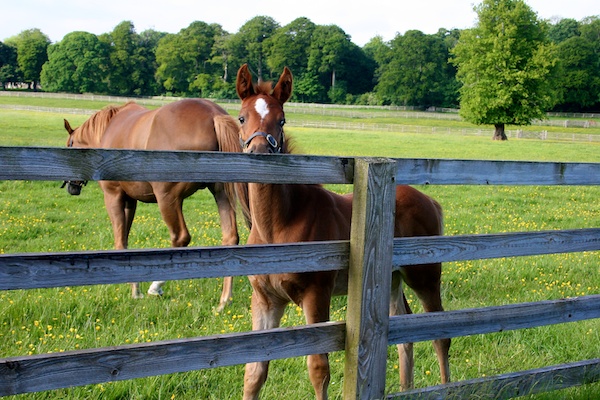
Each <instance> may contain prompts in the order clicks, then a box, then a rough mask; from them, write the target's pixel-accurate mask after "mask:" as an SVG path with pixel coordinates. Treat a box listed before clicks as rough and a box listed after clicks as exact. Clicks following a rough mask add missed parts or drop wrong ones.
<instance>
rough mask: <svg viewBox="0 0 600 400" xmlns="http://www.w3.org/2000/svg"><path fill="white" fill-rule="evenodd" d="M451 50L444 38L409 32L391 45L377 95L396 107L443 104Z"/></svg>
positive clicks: (381, 71) (381, 70) (382, 66)
mask: <svg viewBox="0 0 600 400" xmlns="http://www.w3.org/2000/svg"><path fill="white" fill-rule="evenodd" d="M447 60H448V49H447V48H446V46H445V44H444V38H443V37H441V36H439V35H426V34H424V33H423V32H421V31H417V30H410V31H407V32H406V33H405V34H404V35H397V36H396V37H395V38H394V39H393V40H392V41H391V43H390V57H389V61H388V62H387V63H385V64H383V65H381V66H380V67H379V74H378V77H379V82H378V84H377V86H376V92H377V93H378V94H379V96H380V97H381V98H383V99H385V100H386V101H387V102H390V103H393V104H402V105H411V106H420V107H428V106H432V105H441V104H442V103H443V102H444V89H445V85H446V65H447Z"/></svg>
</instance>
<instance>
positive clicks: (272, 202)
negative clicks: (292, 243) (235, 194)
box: [248, 183, 298, 243]
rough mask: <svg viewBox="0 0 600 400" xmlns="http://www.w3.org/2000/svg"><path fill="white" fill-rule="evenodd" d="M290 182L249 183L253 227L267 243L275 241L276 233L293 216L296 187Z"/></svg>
mask: <svg viewBox="0 0 600 400" xmlns="http://www.w3.org/2000/svg"><path fill="white" fill-rule="evenodd" d="M295 186H298V185H289V184H267V183H249V184H248V198H249V203H250V211H251V215H252V227H253V228H254V229H257V230H258V232H259V233H260V236H261V239H262V240H263V241H265V242H266V243H274V242H275V240H276V237H275V236H276V234H277V233H278V232H280V231H281V230H282V229H284V227H285V226H287V225H288V223H289V221H290V218H291V217H292V213H291V211H292V208H293V205H292V203H293V202H294V198H293V197H294V196H293V192H294V187H295Z"/></svg>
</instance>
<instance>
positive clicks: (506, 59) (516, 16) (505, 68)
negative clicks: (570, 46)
mask: <svg viewBox="0 0 600 400" xmlns="http://www.w3.org/2000/svg"><path fill="white" fill-rule="evenodd" d="M474 9H475V11H476V13H477V16H478V21H477V23H476V24H475V27H474V28H472V29H468V30H466V31H464V32H462V34H461V36H460V40H459V41H458V43H457V45H456V46H455V47H454V49H453V54H454V58H453V62H454V63H455V64H456V65H457V67H458V72H457V78H458V80H459V81H460V82H461V83H462V87H461V89H460V114H461V115H462V116H463V117H464V118H465V119H466V120H467V121H470V122H472V123H475V124H492V125H494V127H495V131H494V139H496V140H500V139H501V140H506V139H507V137H506V134H505V132H504V129H505V124H513V125H527V124H530V123H531V121H532V120H533V119H538V118H544V117H545V112H546V110H548V109H550V108H552V107H553V106H554V104H555V103H556V98H557V94H556V92H555V90H554V85H555V82H556V81H555V80H554V79H553V78H554V76H553V73H554V72H555V70H556V69H555V67H556V63H557V56H556V48H555V46H554V45H553V44H551V43H549V42H548V40H547V36H546V24H545V23H544V22H542V21H540V20H538V19H537V15H536V14H535V12H533V11H532V10H531V8H529V6H527V4H525V2H524V1H523V0H484V1H483V2H482V3H481V4H479V5H478V6H475V8H474Z"/></svg>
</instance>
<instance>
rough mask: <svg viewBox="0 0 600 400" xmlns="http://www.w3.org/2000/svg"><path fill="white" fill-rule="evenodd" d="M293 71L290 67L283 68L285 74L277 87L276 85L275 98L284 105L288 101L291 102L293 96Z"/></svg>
mask: <svg viewBox="0 0 600 400" xmlns="http://www.w3.org/2000/svg"><path fill="white" fill-rule="evenodd" d="M292 82H293V78H292V71H290V69H289V68H288V67H284V68H283V72H282V73H281V76H280V77H279V81H278V82H277V85H275V89H273V97H275V98H276V99H277V100H279V103H280V104H282V105H283V103H285V102H286V101H288V100H289V98H290V96H291V95H292V86H293V84H292Z"/></svg>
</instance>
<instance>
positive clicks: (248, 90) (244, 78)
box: [235, 64, 254, 100]
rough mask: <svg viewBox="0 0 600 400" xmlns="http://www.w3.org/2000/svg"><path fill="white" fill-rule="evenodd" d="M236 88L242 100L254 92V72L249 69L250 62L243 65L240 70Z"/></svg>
mask: <svg viewBox="0 0 600 400" xmlns="http://www.w3.org/2000/svg"><path fill="white" fill-rule="evenodd" d="M235 90H236V91H237V94H238V96H239V98H240V99H242V100H244V99H245V98H247V97H249V96H252V95H253V94H254V85H253V84H252V74H251V73H250V70H249V69H248V64H244V65H242V66H241V67H240V69H239V70H238V73H237V81H236V84H235Z"/></svg>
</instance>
